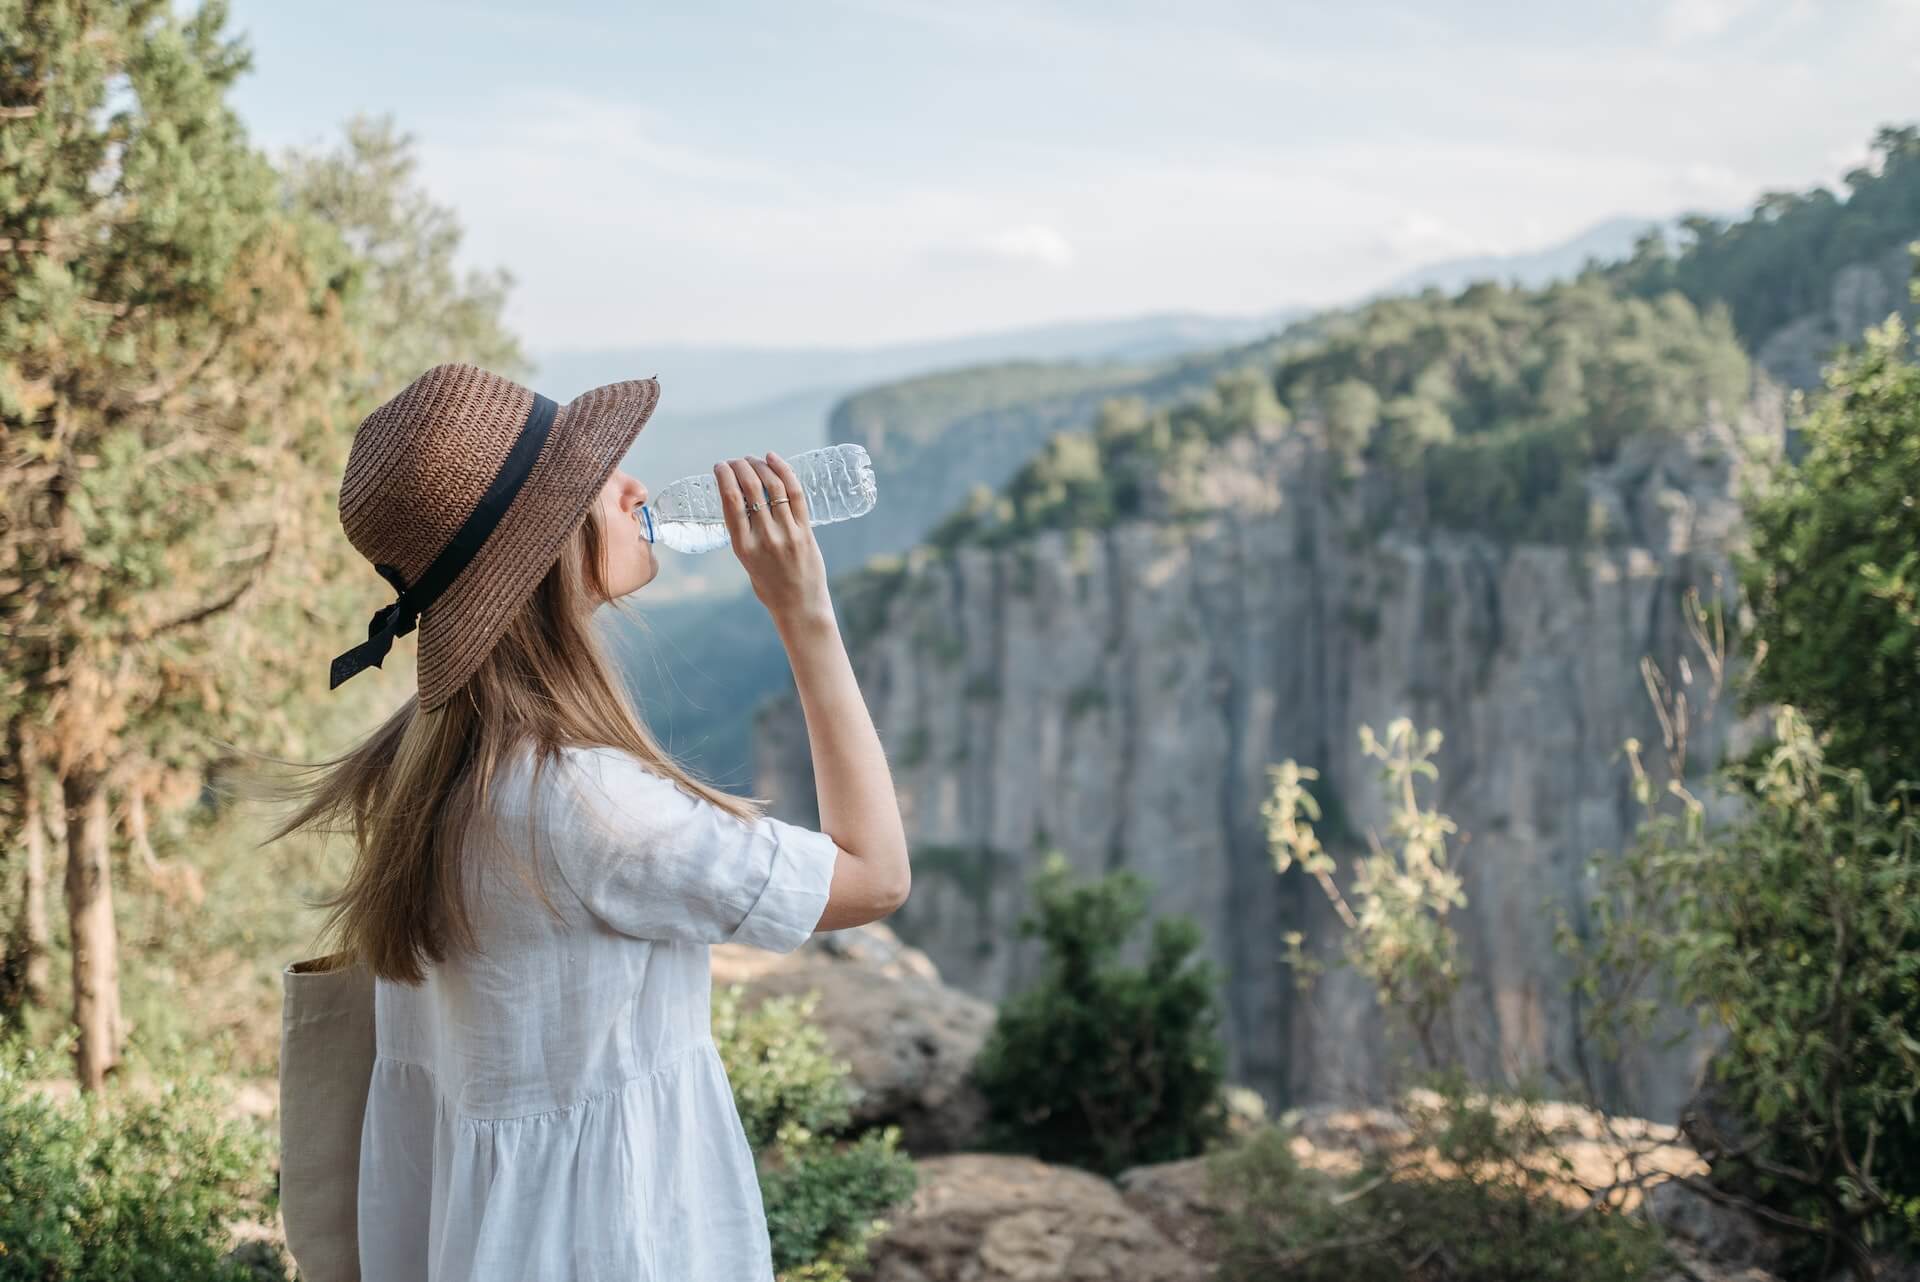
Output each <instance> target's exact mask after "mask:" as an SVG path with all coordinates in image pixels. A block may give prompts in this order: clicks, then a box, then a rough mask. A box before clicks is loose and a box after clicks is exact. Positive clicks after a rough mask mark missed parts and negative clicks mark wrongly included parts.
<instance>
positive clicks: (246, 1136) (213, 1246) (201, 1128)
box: [0, 1038, 277, 1282]
mask: <svg viewBox="0 0 1920 1282" xmlns="http://www.w3.org/2000/svg"><path fill="white" fill-rule="evenodd" d="M70 1075H71V1066H70V1065H69V1064H68V1063H67V1062H66V1060H65V1059H64V1058H63V1057H61V1056H59V1055H57V1054H55V1053H52V1052H49V1051H46V1050H32V1049H29V1048H27V1047H26V1045H25V1044H24V1043H23V1042H21V1041H20V1040H18V1039H17V1038H16V1039H9V1040H8V1041H7V1042H6V1043H5V1045H4V1046H3V1047H0V1282H94V1280H95V1279H97V1280H98V1282H164V1280H171V1279H177V1278H192V1279H195V1280H196V1282H199V1280H201V1279H206V1280H208V1282H219V1280H221V1279H233V1280H234V1282H245V1280H246V1279H249V1278H251V1277H252V1276H253V1275H252V1274H251V1273H250V1272H249V1271H248V1270H247V1269H246V1268H245V1267H244V1266H241V1265H237V1264H232V1263H222V1261H221V1256H222V1254H223V1253H224V1252H226V1251H227V1250H228V1249H229V1248H230V1247H231V1245H232V1242H231V1240H230V1237H229V1233H228V1230H227V1221H229V1220H232V1219H250V1218H257V1219H270V1218H271V1217H272V1216H273V1215H274V1214H275V1212H276V1210H277V1199H276V1197H275V1194H274V1190H273V1183H272V1161H273V1152H274V1147H275V1146H274V1143H273V1139H272V1137H271V1136H268V1135H265V1134H263V1133H262V1132H260V1131H259V1130H258V1129H256V1128H255V1127H253V1126H252V1125H250V1124H248V1123H246V1122H236V1121H230V1120H227V1119H226V1118H224V1117H223V1116H222V1112H221V1110H222V1106H223V1101H222V1100H221V1099H220V1098H219V1096H218V1094H217V1093H216V1092H215V1091H214V1089H213V1087H212V1085H211V1084H210V1083H209V1082H207V1081H206V1080H205V1079H203V1078H198V1077H193V1078H186V1079H184V1080H180V1081H177V1082H171V1083H169V1084H168V1085H166V1086H165V1087H164V1088H163V1089H162V1090H161V1092H160V1093H159V1094H158V1095H157V1096H155V1097H152V1098H132V1097H128V1098H119V1097H118V1094H119V1093H118V1092H117V1091H108V1092H106V1093H103V1094H99V1095H86V1094H82V1095H77V1096H74V1097H72V1098H70V1099H65V1100H55V1099H49V1098H47V1097H45V1096H43V1095H41V1094H40V1093H38V1092H37V1091H34V1090H32V1089H30V1088H29V1087H28V1082H29V1081H30V1080H32V1079H34V1078H63V1077H68V1076H70Z"/></svg>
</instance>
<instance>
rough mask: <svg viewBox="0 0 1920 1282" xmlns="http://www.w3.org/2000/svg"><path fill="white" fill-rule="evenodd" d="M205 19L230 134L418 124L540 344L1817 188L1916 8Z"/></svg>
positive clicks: (293, 10) (1447, 240)
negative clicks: (220, 27)
mask: <svg viewBox="0 0 1920 1282" xmlns="http://www.w3.org/2000/svg"><path fill="white" fill-rule="evenodd" d="M190 7H191V5H189V4H187V3H185V0H176V8H180V9H186V8H190ZM229 28H230V30H233V31H238V32H245V33H246V35H247V38H248V43H249V44H250V45H251V47H252V48H253V50H254V60H255V69H254V72H253V73H252V74H251V75H249V76H247V77H245V78H244V79H243V80H242V82H241V84H240V86H239V87H238V89H237V90H236V93H235V95H234V101H235V103H236V105H237V107H238V109H239V110H240V112H241V114H242V115H243V117H244V118H245V119H246V120H247V121H248V123H249V125H250V127H251V128H252V130H253V132H254V136H255V139H256V141H257V142H259V143H260V144H261V145H263V146H266V147H269V148H272V149H276V150H277V149H278V148H279V147H281V146H284V145H307V146H322V145H332V144H333V143H334V142H335V141H337V139H338V138H339V136H340V123H341V122H342V121H344V120H345V119H346V117H347V116H348V115H350V114H351V113H353V112H354V111H367V112H374V113H378V112H392V113H393V115H394V116H395V118H396V120H397V121H398V123H399V124H400V126H401V127H402V128H403V129H405V130H407V131H409V132H411V133H413V134H414V135H415V137H416V138H417V140H418V141H417V154H418V155H419V157H420V160H421V176H422V180H423V181H424V182H425V184H426V185H427V187H428V188H429V190H430V191H431V192H432V193H433V195H434V197H435V198H436V199H438V200H440V201H442V202H444V203H447V204H450V205H452V206H453V207H455V208H456V209H457V211H458V213H459V217H460V219H461V221H462V223H463V225H464V226H465V227H466V229H467V238H466V241H465V245H464V249H463V260H464V261H465V262H468V263H470V264H475V265H495V264H498V265H503V266H505V267H507V268H508V269H510V270H511V271H512V272H513V273H514V275H515V276H516V278H517V284H516V286H515V288H514V291H513V298H512V302H511V305H510V307H509V320H510V322H511V323H512V324H513V325H514V327H515V328H516V329H517V330H518V331H519V332H520V333H521V334H522V336H523V337H524V338H525V340H526V341H527V343H528V344H529V346H531V347H533V348H535V349H539V350H545V349H554V348H565V347H582V346H612V345H616V344H620V343H624V342H628V341H643V340H645V341H658V340H670V339H689V340H713V341H723V342H752V343H762V342H764V343H781V344H788V343H815V342H818V343H878V342H887V341H891V340H895V339H909V338H923V337H936V336H946V335H954V334H962V333H972V332H976V331H979V330H983V329H992V328H1002V327H1010V326H1016V325H1024V324H1031V323H1037V322H1043V321H1052V320H1065V319H1079V318H1091V317H1102V316H1116V315H1126V314H1133V313H1139V312H1144V311H1155V310H1163V309H1193V310H1202V311H1211V312H1226V313H1251V312H1258V311H1265V310H1268V309H1271V308H1274V307H1277V306H1280V305H1282V304H1288V303H1319V302H1331V301H1337V300H1341V299H1344V298H1348V297H1351V296H1353V295H1355V294H1357V293H1359V292H1361V291H1364V290H1366V289H1368V288H1370V287H1373V286H1376V285H1378V284H1381V283H1383V282H1384V281H1386V280H1388V279H1389V278H1391V277H1393V276H1395V275H1397V274H1398V273H1399V272H1401V271H1402V270H1404V269H1405V268H1407V267H1408V266H1410V265H1413V264H1415V263H1419V262H1425V261H1429V260H1432V259H1435V258H1440V257H1449V256H1453V255H1458V254H1468V253H1481V252H1511V251H1519V250H1525V249H1532V248H1537V247H1540V246H1543V245H1545V244H1549V243H1552V242H1555V241H1558V240H1561V239H1563V238H1565V237H1568V236H1570V235H1573V234H1574V233H1576V232H1578V231H1580V230H1583V229H1584V228H1585V227H1587V226H1588V225H1589V224H1591V223H1593V222H1595V221H1598V220H1599V219H1601V218H1603V217H1606V216H1609V215H1613V214H1622V213H1625V214H1644V215H1648V216H1663V215H1667V214H1671V213H1675V212H1679V211H1681V210H1684V209H1695V208H1707V209H1727V208H1740V207H1743V206H1744V205H1745V204H1746V203H1747V202H1748V201H1749V200H1750V199H1751V198H1752V197H1753V196H1754V195H1756V194H1757V193H1758V192H1760V191H1761V190H1763V189H1767V188H1781V187H1790V188H1801V187H1805V186H1808V185H1810V184H1813V183H1816V182H1822V181H1826V182H1834V181H1836V180H1837V178H1838V176H1839V175H1840V174H1841V173H1842V172H1844V171H1845V170H1846V169H1848V168H1851V167H1852V166H1854V165H1857V164H1859V163H1860V162H1862V161H1863V160H1864V159H1865V157H1866V154H1867V141H1868V139H1869V138H1870V136H1871V134H1872V132H1873V130H1874V129H1875V128H1876V127H1877V126H1879V125H1881V124H1889V123H1910V122H1916V121H1920V0H1831V2H1828V0H1613V2H1612V3H1608V4H1602V5H1594V4H1572V3H1564V2H1561V0H1529V2H1525V3H1522V2H1520V0H1485V2H1481V3H1457V2H1456V3H1451V4H1445V5H1440V4H1427V5H1414V4H1390V3H1382V2H1378V0H1346V2H1344V3H1335V4H1328V3H1325V2H1324V0H1312V2H1311V3H1293V2H1291V0H1289V2H1287V3H1266V4H1255V3H1230V2H1226V0H1179V3H1177V4H1176V3H1162V4H1138V3H1128V2H1126V0H1100V2H1098V3H1094V2H1092V0H1089V2H1086V3H1041V2H1040V0H833V2H831V3H825V2H823V3H786V4H775V3H719V2H717V0H716V2H713V3H705V4H699V5H663V4H632V3H630V4H614V3H600V4H593V3H587V2H586V0H544V2H542V3H535V2H534V0H525V2H522V3H508V2H506V0H459V2H457V3H456V2H454V0H385V2H384V3H377V4H376V3H368V2H366V0H329V2H328V3H325V4H289V3H286V2H285V0H234V3H233V5H232V18H231V20H230V22H229Z"/></svg>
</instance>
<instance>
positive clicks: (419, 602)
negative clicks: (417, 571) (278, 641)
mask: <svg viewBox="0 0 1920 1282" xmlns="http://www.w3.org/2000/svg"><path fill="white" fill-rule="evenodd" d="M559 409H560V406H559V404H558V403H557V402H555V401H553V400H551V399H549V398H548V397H545V396H542V395H540V394H539V393H538V392H535V393H534V395H533V408H532V409H530V410H528V411H527V421H526V422H525V423H524V424H522V425H521V428H520V435H519V436H518V437H517V438H515V440H514V442H513V448H512V449H511V450H509V451H508V452H507V457H506V460H505V461H504V462H503V463H501V464H500V470H499V471H498V472H496V473H495V474H494V477H493V481H492V483H491V484H489V485H488V486H487V492H486V493H485V494H484V495H482V496H481V498H480V503H479V506H477V507H475V508H474V509H473V513H472V515H470V516H468V517H467V520H466V523H465V524H464V525H462V526H461V527H460V529H459V532H458V533H456V534H455V535H454V536H453V537H452V538H451V539H449V540H448V541H447V545H446V547H444V548H442V549H441V550H440V555H438V556H436V557H435V558H434V559H433V564H432V565H429V566H428V567H427V569H426V572H425V573H424V574H422V575H421V576H420V581H419V582H418V583H416V584H414V585H413V586H412V587H408V586H407V583H406V580H405V579H404V578H402V577H401V574H400V571H399V570H398V569H397V568H395V567H394V566H391V565H382V564H380V563H378V562H376V563H375V564H374V567H373V568H374V569H376V570H378V571H379V572H380V577H382V578H384V579H385V580H386V581H387V582H389V583H391V584H392V585H393V587H394V590H395V591H396V592H398V593H399V594H400V596H399V598H398V599H397V600H395V601H394V602H393V603H392V604H391V605H383V606H381V607H380V608H379V609H378V610H375V611H374V613H373V618H372V619H370V620H369V621H368V622H367V639H366V640H365V641H362V642H361V643H360V644H359V645H356V646H354V647H353V649H351V650H348V651H347V652H346V653H345V654H342V655H339V656H337V657H336V658H335V659H334V661H333V664H332V666H331V667H330V668H329V669H328V682H327V689H329V690H332V689H335V688H337V687H338V686H339V685H340V683H341V682H342V681H345V680H346V679H347V678H348V677H351V676H353V675H354V674H355V673H357V672H361V671H364V670H365V669H367V668H377V667H379V666H380V665H381V662H382V661H383V660H384V659H385V658H386V657H387V651H388V650H390V649H392V648H393V643H394V639H395V638H397V637H403V636H405V635H407V633H409V632H411V631H413V629H414V627H415V625H416V624H418V622H419V620H420V614H421V612H422V611H424V610H425V609H426V608H427V607H428V606H429V605H432V604H433V602H434V599H435V598H436V597H438V596H439V595H440V594H441V593H442V592H444V591H446V590H447V587H448V585H449V584H451V583H452V582H453V581H454V579H455V578H456V577H458V575H459V573H460V571H461V570H462V569H464V568H466V564H467V562H469V561H471V560H473V558H474V556H475V555H476V554H477V553H478V552H479V551H480V548H481V546H482V545H483V544H485V543H486V541H487V535H489V534H491V533H492V532H493V527H494V526H496V525H498V524H499V523H500V518H501V517H503V516H505V515H506V514H507V508H508V507H509V506H510V505H511V504H512V503H513V496H514V495H516V494H518V493H519V492H520V483H521V482H522V481H524V480H526V479H527V473H528V472H530V471H532V470H533V464H534V461H535V460H536V459H538V458H539V457H540V447H541V446H542V445H543V444H545V443H546V439H547V429H548V428H550V427H552V426H553V419H554V415H555V414H556V413H558V412H559Z"/></svg>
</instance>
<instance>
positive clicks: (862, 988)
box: [713, 923, 994, 1156]
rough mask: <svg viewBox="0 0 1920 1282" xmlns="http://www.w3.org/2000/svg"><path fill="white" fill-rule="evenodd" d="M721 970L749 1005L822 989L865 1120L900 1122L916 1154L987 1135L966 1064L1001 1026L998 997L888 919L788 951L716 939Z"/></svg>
mask: <svg viewBox="0 0 1920 1282" xmlns="http://www.w3.org/2000/svg"><path fill="white" fill-rule="evenodd" d="M713 974H714V982H715V983H716V984H721V983H730V982H740V983H744V984H745V985H746V992H745V994H744V1000H745V1002H746V1004H747V1005H748V1006H749V1007H750V1006H752V1005H753V1004H755V1003H757V1002H759V1001H763V1000H765V999H766V998H768V997H773V996H779V995H800V994H804V993H807V992H810V991H817V992H818V993H819V994H820V1000H819V1003H818V1004H817V1005H816V1006H815V1007H814V1011H813V1020H814V1022H815V1023H816V1024H817V1025H819V1026H820V1027H821V1028H822V1029H823V1030H824V1031H825V1032H826V1035H827V1042H828V1045H829V1046H831V1047H832V1050H833V1053H834V1054H835V1055H837V1056H839V1057H840V1058H841V1059H844V1060H845V1061H846V1062H847V1064H848V1065H849V1075H850V1076H851V1078H852V1080H853V1085H854V1087H855V1090H856V1092H857V1096H856V1099H855V1102H854V1106H853V1120H854V1122H855V1123H856V1124H857V1125H860V1126H863V1127H865V1126H881V1125H886V1124H888V1123H893V1124H897V1125H898V1126H899V1127H900V1140H901V1143H902V1144H903V1145H904V1146H905V1147H906V1149H907V1151H908V1152H910V1153H913V1154H915V1155H916V1156H922V1155H926V1154H931V1153H946V1152H951V1151H953V1150H955V1149H962V1148H966V1147H967V1146H968V1145H970V1144H972V1143H973V1142H975V1141H976V1140H977V1139H978V1138H979V1133H980V1127H981V1124H982V1122H983V1121H984V1120H985V1117H986V1104H985V1101H984V1100H982V1099H981V1097H980V1092H979V1091H978V1090H976V1089H975V1088H974V1087H973V1085H972V1084H971V1083H970V1082H969V1081H968V1080H967V1070H968V1068H969V1067H970V1066H971V1065H972V1063H973V1058H974V1056H975V1055H977V1054H978V1053H979V1051H980V1046H981V1043H983V1042H984V1041H985V1040H986V1036H987V1033H988V1031H989V1030H990V1029H991V1028H992V1027H993V1016H994V1012H993V1007H992V1006H990V1005H988V1004H987V1003H986V1002H984V1001H981V1000H980V999H979V998H977V997H971V996H969V995H967V994H966V993H963V992H961V991H960V990H958V989H956V988H949V987H948V986H946V985H945V984H942V983H941V982H940V977H939V974H938V973H937V972H936V971H935V970H934V968H933V965H932V963H931V962H929V961H928V960H927V957H926V954H924V953H922V952H920V951H919V950H918V949H913V948H908V947H906V946H905V945H903V944H902V943H901V942H900V941H899V938H898V937H897V936H896V935H894V933H893V932H892V931H891V930H889V929H888V928H887V927H886V926H885V925H882V924H879V923H873V924H870V925H867V926H863V927H860V928H859V929H857V930H841V931H828V932H825V933H823V934H819V935H815V936H814V937H813V938H812V939H810V940H809V941H807V943H806V944H804V945H802V946H801V947H800V948H798V949H795V950H794V951H793V952H792V953H786V954H773V953H767V952H764V951H761V950H758V949H751V948H744V947H736V946H733V945H716V946H715V948H714V950H713Z"/></svg>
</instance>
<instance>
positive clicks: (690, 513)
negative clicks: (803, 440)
mask: <svg viewBox="0 0 1920 1282" xmlns="http://www.w3.org/2000/svg"><path fill="white" fill-rule="evenodd" d="M787 465H788V466H789V467H791V468H793V474H794V475H795V476H797V477H799V478H800V488H801V489H802V490H803V491H804V492H805V493H806V496H807V517H808V521H807V523H808V524H809V525H829V524H832V523H833V522H835V521H849V520H852V519H853V518H854V517H856V516H865V515H866V514H867V513H868V512H871V511H873V505H874V503H875V502H876V501H877V500H878V498H879V490H878V489H877V488H876V486H875V484H874V480H873V460H872V459H870V458H868V457H867V451H866V450H865V449H864V448H863V447H861V446H859V445H853V444H846V445H828V446H825V447H824V448H821V449H817V450H808V451H807V452H806V453H804V454H796V455H794V456H793V457H792V458H790V459H788V460H787ZM747 502H749V503H761V504H764V503H765V502H766V493H765V491H764V490H761V489H760V488H759V487H757V486H756V487H755V488H754V491H753V493H751V494H749V495H747ZM764 514H765V508H764V507H763V508H762V509H761V511H760V512H756V513H753V514H752V515H753V517H754V518H755V519H759V518H761V517H762V516H763V515H764ZM639 515H640V531H641V537H643V538H645V539H646V540H647V541H648V542H649V543H656V544H665V545H666V546H667V547H670V548H672V549H673V550H674V551H676V552H711V551H713V550H714V549H715V548H723V547H726V546H727V545H728V543H730V542H731V541H732V540H731V539H730V538H729V537H728V535H727V519H726V517H725V516H724V515H723V514H722V512H721V509H720V487H719V483H718V482H716V481H715V480H714V479H713V473H711V472H700V473H697V474H695V475H693V476H683V477H681V478H680V479H679V480H677V481H675V482H674V483H673V484H672V485H669V486H667V487H666V488H665V489H663V490H661V491H660V492H659V493H658V494H656V495H654V496H653V499H652V501H651V502H648V503H643V504H641V505H640V508H639Z"/></svg>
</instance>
